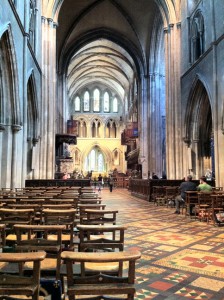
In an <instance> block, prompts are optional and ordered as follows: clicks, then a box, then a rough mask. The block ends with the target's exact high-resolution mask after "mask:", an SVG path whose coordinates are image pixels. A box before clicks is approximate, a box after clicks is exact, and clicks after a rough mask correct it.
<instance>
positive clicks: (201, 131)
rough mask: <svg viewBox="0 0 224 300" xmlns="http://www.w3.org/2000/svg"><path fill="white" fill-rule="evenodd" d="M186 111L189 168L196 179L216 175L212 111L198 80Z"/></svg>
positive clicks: (202, 86)
mask: <svg viewBox="0 0 224 300" xmlns="http://www.w3.org/2000/svg"><path fill="white" fill-rule="evenodd" d="M187 107H188V109H187V111H186V119H185V130H186V139H185V142H186V143H187V145H188V168H189V172H190V173H192V174H193V175H195V177H196V178H198V177H200V176H202V175H205V173H206V172H207V171H208V170H210V171H211V172H212V174H215V166H214V142H213V122H212V110H211V105H210V100H209V95H208V92H207V90H206V88H205V86H204V84H203V83H202V81H200V80H199V79H197V80H196V82H195V85H194V87H193V88H192V91H191V93H190V97H189V100H188V106H187Z"/></svg>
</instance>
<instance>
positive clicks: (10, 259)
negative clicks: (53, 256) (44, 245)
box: [0, 251, 46, 300]
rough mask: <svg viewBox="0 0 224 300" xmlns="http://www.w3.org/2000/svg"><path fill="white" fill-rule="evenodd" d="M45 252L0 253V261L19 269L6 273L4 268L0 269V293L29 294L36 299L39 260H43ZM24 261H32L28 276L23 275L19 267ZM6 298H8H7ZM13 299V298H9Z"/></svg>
mask: <svg viewBox="0 0 224 300" xmlns="http://www.w3.org/2000/svg"><path fill="white" fill-rule="evenodd" d="M45 257H46V253H45V252H44V251H41V252H39V253H0V262H1V263H7V264H10V265H16V269H17V270H18V272H19V270H20V271H21V272H20V276H18V272H16V274H15V273H12V274H10V273H6V272H7V270H6V271H5V270H4V268H1V270H0V295H3V296H10V295H14V296H15V295H20V296H31V297H32V299H33V300H38V296H39V287H40V262H41V261H42V260H44V259H45ZM26 262H32V263H33V268H32V272H31V274H30V276H29V277H28V276H24V275H23V273H22V269H21V267H22V266H23V265H24V263H26ZM7 299H8V298H7ZM9 299H15V298H9Z"/></svg>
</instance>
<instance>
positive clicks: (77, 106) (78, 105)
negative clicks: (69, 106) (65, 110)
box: [75, 97, 80, 111]
mask: <svg viewBox="0 0 224 300" xmlns="http://www.w3.org/2000/svg"><path fill="white" fill-rule="evenodd" d="M75 111H80V98H79V97H76V98H75Z"/></svg>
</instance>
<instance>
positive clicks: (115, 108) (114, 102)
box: [113, 97, 118, 112]
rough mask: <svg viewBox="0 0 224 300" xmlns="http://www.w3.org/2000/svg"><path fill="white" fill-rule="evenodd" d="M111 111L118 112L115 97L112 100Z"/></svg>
mask: <svg viewBox="0 0 224 300" xmlns="http://www.w3.org/2000/svg"><path fill="white" fill-rule="evenodd" d="M113 112H118V101H117V98H116V97H115V98H114V100H113Z"/></svg>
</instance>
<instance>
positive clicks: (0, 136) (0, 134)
mask: <svg viewBox="0 0 224 300" xmlns="http://www.w3.org/2000/svg"><path fill="white" fill-rule="evenodd" d="M4 131H5V126H4V125H3V124H1V123H0V145H1V146H0V157H2V142H3V132H4ZM0 172H1V173H0V186H3V185H2V173H3V172H2V159H0Z"/></svg>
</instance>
